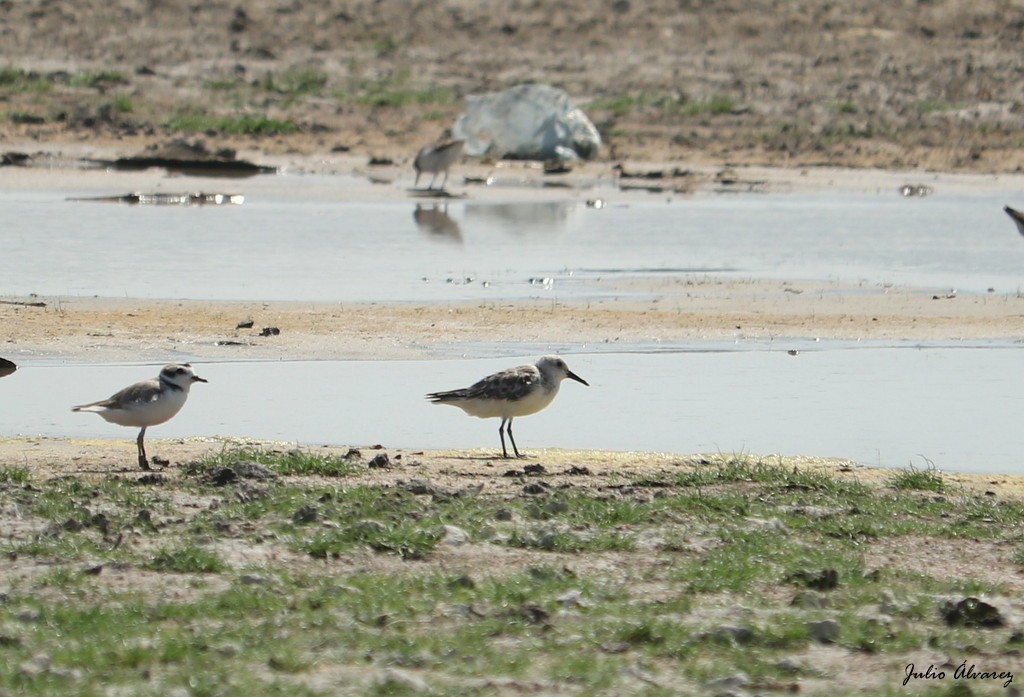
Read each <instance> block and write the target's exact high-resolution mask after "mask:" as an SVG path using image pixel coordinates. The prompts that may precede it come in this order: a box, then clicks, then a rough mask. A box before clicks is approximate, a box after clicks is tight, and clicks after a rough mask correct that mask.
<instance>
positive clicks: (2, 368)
mask: <svg viewBox="0 0 1024 697" xmlns="http://www.w3.org/2000/svg"><path fill="white" fill-rule="evenodd" d="M17 369H18V366H16V365H14V363H12V362H11V361H9V360H7V359H6V358H0V378H2V377H6V376H7V375H10V374H11V373H13V372H14V371H15V370H17Z"/></svg>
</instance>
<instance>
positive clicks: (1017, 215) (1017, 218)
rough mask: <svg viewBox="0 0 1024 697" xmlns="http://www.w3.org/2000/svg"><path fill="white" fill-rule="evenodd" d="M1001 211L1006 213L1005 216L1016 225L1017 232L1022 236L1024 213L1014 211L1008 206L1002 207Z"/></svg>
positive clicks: (1023, 232) (1023, 233)
mask: <svg viewBox="0 0 1024 697" xmlns="http://www.w3.org/2000/svg"><path fill="white" fill-rule="evenodd" d="M1003 210H1004V211H1006V215H1008V216H1010V219H1011V220H1013V222H1014V223H1016V224H1017V232H1019V233H1020V234H1022V235H1024V213H1022V212H1021V211H1018V210H1014V209H1013V208H1010V207H1009V206H1003Z"/></svg>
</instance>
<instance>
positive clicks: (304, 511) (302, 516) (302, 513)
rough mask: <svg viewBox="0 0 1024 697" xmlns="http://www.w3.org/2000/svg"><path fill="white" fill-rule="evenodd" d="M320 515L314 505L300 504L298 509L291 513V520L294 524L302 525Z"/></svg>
mask: <svg viewBox="0 0 1024 697" xmlns="http://www.w3.org/2000/svg"><path fill="white" fill-rule="evenodd" d="M319 517H320V513H319V512H318V511H317V510H316V508H315V507H314V506H311V505H310V504H308V503H307V504H305V505H304V506H300V507H299V508H298V510H296V511H295V512H294V513H292V522H293V523H295V524H296V525H304V524H306V523H312V522H314V521H316V520H317V519H318V518H319Z"/></svg>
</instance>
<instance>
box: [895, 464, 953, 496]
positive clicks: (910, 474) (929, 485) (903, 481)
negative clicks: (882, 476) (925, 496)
mask: <svg viewBox="0 0 1024 697" xmlns="http://www.w3.org/2000/svg"><path fill="white" fill-rule="evenodd" d="M889 486H891V487H892V488H893V489H909V490H913V491H935V492H943V491H946V482H945V481H944V480H943V479H942V473H941V472H939V470H937V469H936V468H935V466H934V465H931V464H929V465H928V467H926V468H925V469H918V468H916V467H914V466H913V465H910V466H909V467H908V468H907V469H905V470H899V471H898V472H896V473H895V474H894V475H893V476H892V478H891V479H890V480H889Z"/></svg>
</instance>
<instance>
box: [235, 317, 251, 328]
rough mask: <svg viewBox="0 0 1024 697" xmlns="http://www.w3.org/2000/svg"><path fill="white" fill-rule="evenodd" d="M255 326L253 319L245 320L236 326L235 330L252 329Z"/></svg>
mask: <svg viewBox="0 0 1024 697" xmlns="http://www.w3.org/2000/svg"><path fill="white" fill-rule="evenodd" d="M253 324H255V322H253V321H252V320H251V319H243V320H242V321H241V322H239V323H238V324H236V325H235V329H252V325H253Z"/></svg>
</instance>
